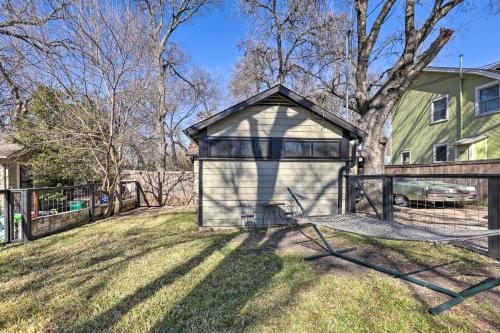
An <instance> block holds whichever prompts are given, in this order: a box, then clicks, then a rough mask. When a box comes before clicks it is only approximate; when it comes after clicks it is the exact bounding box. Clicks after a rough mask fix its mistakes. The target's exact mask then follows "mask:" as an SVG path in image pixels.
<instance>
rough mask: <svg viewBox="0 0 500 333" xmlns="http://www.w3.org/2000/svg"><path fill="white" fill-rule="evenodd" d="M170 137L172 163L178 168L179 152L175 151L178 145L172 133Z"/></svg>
mask: <svg viewBox="0 0 500 333" xmlns="http://www.w3.org/2000/svg"><path fill="white" fill-rule="evenodd" d="M168 139H169V141H170V151H171V152H170V154H171V156H172V164H173V167H174V169H177V166H178V164H179V162H178V159H177V152H176V151H175V149H176V146H175V138H174V135H173V134H172V133H169V134H168Z"/></svg>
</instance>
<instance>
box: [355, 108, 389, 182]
mask: <svg viewBox="0 0 500 333" xmlns="http://www.w3.org/2000/svg"><path fill="white" fill-rule="evenodd" d="M384 113H385V112H384V111H383V110H380V109H372V110H370V111H369V112H367V113H366V114H365V115H363V116H362V117H361V119H360V121H359V124H360V127H361V129H362V130H364V131H365V132H366V134H367V137H365V138H364V140H363V146H362V150H361V156H362V157H363V160H364V173H365V174H367V175H380V174H383V173H384V172H385V167H384V154H385V146H386V145H387V139H386V138H385V136H384V123H385V118H384V116H383V115H384Z"/></svg>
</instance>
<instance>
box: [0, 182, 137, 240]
mask: <svg viewBox="0 0 500 333" xmlns="http://www.w3.org/2000/svg"><path fill="white" fill-rule="evenodd" d="M139 193H140V185H139V184H138V183H137V182H123V183H122V201H123V202H124V203H125V204H126V205H125V206H123V208H124V210H129V209H133V208H137V207H139V206H140V196H139ZM0 202H1V203H0V232H1V233H2V236H0V244H1V243H9V242H14V241H28V240H32V239H35V238H38V237H41V236H45V235H48V234H52V233H56V232H59V231H62V230H65V229H68V228H70V227H74V226H77V225H80V224H84V223H88V222H90V221H93V220H95V219H98V218H100V217H102V216H103V215H104V212H105V208H106V207H107V205H108V202H109V195H108V194H106V193H104V192H103V191H102V189H101V187H100V186H99V185H96V184H88V185H80V186H58V187H43V188H26V189H9V190H1V191H0Z"/></svg>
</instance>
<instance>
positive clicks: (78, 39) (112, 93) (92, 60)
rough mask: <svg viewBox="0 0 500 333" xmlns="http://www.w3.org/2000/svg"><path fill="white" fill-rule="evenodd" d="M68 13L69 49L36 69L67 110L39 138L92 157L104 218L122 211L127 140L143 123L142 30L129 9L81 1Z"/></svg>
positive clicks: (142, 24)
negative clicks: (103, 199)
mask: <svg viewBox="0 0 500 333" xmlns="http://www.w3.org/2000/svg"><path fill="white" fill-rule="evenodd" d="M67 14H68V19H67V20H65V22H64V23H63V24H62V25H61V26H60V27H61V30H62V31H64V33H65V37H66V38H67V40H69V41H71V43H70V45H69V47H67V48H65V49H64V50H65V51H64V52H60V53H58V54H54V55H52V56H47V61H46V63H45V64H44V66H40V67H39V70H40V71H45V73H46V75H47V76H49V77H50V80H51V89H52V91H53V92H54V95H55V96H58V97H59V98H60V100H61V102H64V103H65V105H68V106H67V107H66V108H65V109H64V112H63V113H61V114H60V115H59V118H58V120H57V122H55V124H54V126H53V127H52V128H49V129H46V131H45V132H44V133H43V134H44V137H45V139H46V140H49V141H51V142H53V143H54V144H56V142H59V143H62V144H73V143H75V146H78V147H82V149H86V151H87V152H88V154H89V155H90V156H93V158H94V161H95V163H96V165H97V166H98V168H99V171H100V173H101V175H102V179H103V184H102V189H103V191H104V192H105V193H108V194H109V198H110V200H109V204H108V210H107V212H106V214H107V215H109V214H111V213H112V210H113V209H114V212H118V211H120V210H121V198H122V193H121V191H122V189H121V185H120V182H121V176H122V171H123V164H124V161H125V159H126V156H127V154H128V153H129V149H130V146H131V144H130V142H129V139H130V138H131V137H133V135H132V133H133V132H135V131H136V130H137V128H139V127H140V126H141V123H142V119H141V113H140V112H141V109H142V103H143V99H144V96H145V95H146V91H147V84H148V82H149V81H150V80H149V72H148V71H145V70H144V68H145V67H146V66H145V64H146V62H147V59H146V58H145V57H144V53H143V50H144V49H145V45H144V43H145V42H144V40H145V39H144V35H145V31H146V29H147V25H146V24H145V22H144V21H143V20H142V17H141V16H140V15H137V13H136V12H134V10H133V9H131V8H130V7H126V6H121V5H116V4H114V3H111V2H104V1H100V0H88V1H82V2H80V3H79V4H78V5H75V6H72V7H71V8H68V10H67ZM37 130H43V129H37ZM76 143H77V144H76ZM114 199H117V202H116V203H114V202H113V200H114Z"/></svg>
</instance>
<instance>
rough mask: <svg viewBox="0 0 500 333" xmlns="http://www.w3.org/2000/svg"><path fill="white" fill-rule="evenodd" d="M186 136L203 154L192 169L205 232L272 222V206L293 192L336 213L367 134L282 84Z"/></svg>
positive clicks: (319, 209)
mask: <svg viewBox="0 0 500 333" xmlns="http://www.w3.org/2000/svg"><path fill="white" fill-rule="evenodd" d="M184 132H185V133H186V134H187V135H188V136H189V137H190V138H191V139H192V140H193V141H194V142H196V143H197V145H198V146H199V152H198V154H196V153H197V152H196V149H195V147H194V146H193V145H191V147H190V149H189V153H190V155H198V156H195V157H194V169H195V178H196V182H197V191H198V223H199V225H200V226H203V227H226V226H241V225H243V224H244V218H245V216H250V217H251V216H254V217H255V219H256V221H254V222H256V223H257V224H267V223H273V222H274V218H275V215H274V214H276V211H275V208H276V207H273V206H272V204H273V203H278V204H279V203H283V202H285V201H286V200H289V199H290V195H289V193H288V192H287V190H286V188H287V187H291V188H292V189H294V190H295V191H296V192H297V193H298V195H300V198H301V199H302V201H303V202H304V205H305V208H306V209H309V210H311V214H316V215H323V214H334V213H336V212H337V211H338V202H339V199H341V198H339V192H338V184H337V181H338V177H339V171H340V170H341V168H342V167H343V166H345V165H346V164H347V163H348V161H349V153H350V144H349V140H352V139H358V138H360V137H363V136H364V132H362V131H361V130H359V129H358V128H356V127H354V126H353V125H351V124H349V123H347V122H345V121H344V120H342V119H340V118H338V117H336V116H334V115H333V114H331V113H329V112H328V111H325V110H323V109H321V108H319V107H318V106H316V105H315V104H313V103H312V102H310V101H308V100H307V99H305V98H303V97H301V96H299V95H297V94H296V93H294V92H293V91H291V90H289V89H287V88H285V87H283V86H276V87H273V88H271V89H269V90H267V91H264V92H262V93H260V94H258V95H256V96H254V97H252V98H250V99H248V100H246V101H243V102H241V103H239V104H237V105H235V106H233V107H230V108H228V109H226V110H224V111H222V112H220V113H218V114H216V115H214V116H212V117H210V118H207V119H205V120H203V121H201V122H199V123H197V124H195V125H193V126H191V127H189V128H187V129H186V130H185V131H184ZM340 202H342V201H340ZM269 203H270V204H271V205H268V204H269ZM278 208H279V209H284V208H283V207H282V206H280V207H278ZM268 210H269V211H268ZM278 213H279V212H278Z"/></svg>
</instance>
